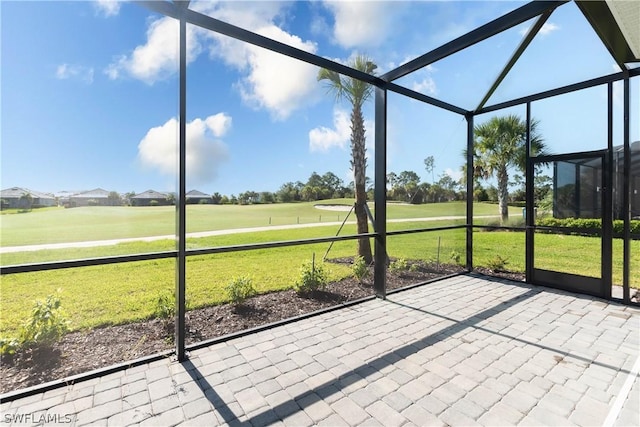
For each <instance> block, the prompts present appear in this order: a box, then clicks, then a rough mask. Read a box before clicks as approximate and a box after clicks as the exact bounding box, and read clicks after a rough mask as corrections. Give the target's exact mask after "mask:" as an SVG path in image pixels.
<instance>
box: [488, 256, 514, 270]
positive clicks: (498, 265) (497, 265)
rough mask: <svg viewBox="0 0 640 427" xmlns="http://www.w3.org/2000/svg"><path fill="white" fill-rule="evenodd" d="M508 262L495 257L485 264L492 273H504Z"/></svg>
mask: <svg viewBox="0 0 640 427" xmlns="http://www.w3.org/2000/svg"><path fill="white" fill-rule="evenodd" d="M508 263H509V262H508V261H507V260H506V259H505V258H502V257H501V256H500V255H496V256H495V257H494V258H493V259H491V260H489V261H488V262H487V267H489V269H490V270H492V271H504V268H505V266H506V265H507V264H508Z"/></svg>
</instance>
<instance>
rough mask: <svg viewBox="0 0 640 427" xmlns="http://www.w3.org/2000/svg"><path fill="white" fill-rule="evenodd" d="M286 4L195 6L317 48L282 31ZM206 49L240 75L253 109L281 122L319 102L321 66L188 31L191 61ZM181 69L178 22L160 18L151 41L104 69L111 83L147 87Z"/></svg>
mask: <svg viewBox="0 0 640 427" xmlns="http://www.w3.org/2000/svg"><path fill="white" fill-rule="evenodd" d="M285 7H287V3H278V2H195V3H193V4H192V6H191V8H192V9H193V10H197V11H198V12H201V13H204V14H207V15H209V16H213V17H215V18H217V19H220V20H222V21H225V22H230V23H232V24H233V25H237V26H239V27H242V28H246V29H248V30H250V31H254V32H256V33H258V34H261V35H263V36H265V37H269V38H272V39H275V40H278V41H280V42H282V43H285V44H288V45H291V46H294V47H296V48H299V49H302V50H305V51H307V52H311V53H315V52H316V50H317V46H316V44H315V43H313V42H310V41H303V40H302V39H300V38H299V37H297V36H295V35H292V34H289V33H287V32H286V31H284V30H282V29H281V28H279V27H278V26H276V24H275V23H274V21H276V20H277V19H278V18H279V15H280V14H281V13H282V11H283V9H284V8H285ZM204 49H208V50H209V52H210V56H211V57H212V58H221V59H222V60H223V61H224V63H225V64H227V65H229V66H231V67H233V68H235V69H236V70H237V71H238V72H239V73H240V75H241V77H240V78H239V80H238V81H237V83H236V88H237V89H238V91H239V93H240V95H241V97H242V99H243V100H244V101H245V102H246V103H247V104H248V105H250V106H251V107H253V108H256V109H265V110H267V111H269V112H270V113H271V114H272V117H273V118H275V119H277V120H282V119H286V118H287V117H288V116H289V115H290V114H291V113H292V112H293V111H295V110H296V109H298V108H301V107H303V106H304V105H308V104H309V103H311V102H314V100H316V99H318V98H319V93H320V92H319V90H318V86H319V85H318V84H317V82H316V76H317V68H316V67H314V66H311V65H309V64H307V63H304V62H300V61H296V60H293V59H291V58H289V57H286V56H283V55H278V54H275V53H273V52H271V51H268V50H265V49H262V48H259V47H255V46H252V45H249V44H247V43H243V42H240V41H238V40H234V39H232V38H230V37H226V36H222V35H220V34H217V33H214V32H209V31H206V30H203V29H200V28H198V27H195V26H188V27H187V63H191V62H192V61H193V60H195V59H196V58H197V56H198V55H199V54H200V53H201V52H202V51H203V50H204ZM177 70H178V22H177V21H176V20H175V19H171V18H161V19H158V20H156V21H153V22H151V24H150V25H149V28H148V30H147V40H146V42H145V43H144V44H142V45H139V46H138V47H136V48H135V49H134V50H133V51H132V52H131V53H130V54H128V55H124V56H122V57H120V58H117V59H116V60H115V61H114V62H113V63H112V64H111V65H109V67H108V68H107V69H106V70H105V73H106V74H107V75H108V76H109V77H110V78H111V79H117V78H120V77H123V76H125V75H128V76H130V77H133V78H136V79H139V80H142V81H144V82H146V83H148V84H153V83H155V82H156V81H159V80H162V79H166V78H169V77H171V76H173V75H174V74H175V73H176V72H177Z"/></svg>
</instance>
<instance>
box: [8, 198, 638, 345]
mask: <svg viewBox="0 0 640 427" xmlns="http://www.w3.org/2000/svg"><path fill="white" fill-rule="evenodd" d="M324 203H327V204H336V203H343V204H350V203H351V201H349V200H332V201H325V202H324ZM173 209H174V208H173V207H144V208H143V207H140V208H129V207H123V208H119V207H116V208H113V207H92V208H76V209H66V210H65V209H55V208H54V209H42V210H34V211H32V212H30V213H26V214H18V213H15V214H6V215H2V217H1V218H0V220H1V221H2V245H3V246H12V245H18V244H27V243H29V244H34V243H53V242H57V241H65V240H68V241H73V240H99V239H107V238H108V239H111V238H115V237H132V236H150V235H163V234H172V232H173V227H174V224H173V219H174V218H173ZM496 210H497V207H496V206H495V205H492V204H477V205H476V209H475V211H476V214H477V215H492V214H493V213H495V211H496ZM520 212H521V210H519V209H514V211H513V213H512V216H513V217H515V218H518V217H519V215H518V214H519V213H520ZM333 215H335V216H336V217H335V218H332V216H333ZM338 215H341V217H340V218H341V219H344V215H345V212H334V211H321V210H318V209H316V208H314V207H313V203H296V204H288V205H277V204H274V205H253V206H230V205H224V206H206V205H204V206H203V205H194V206H189V207H188V217H187V224H188V226H189V231H202V230H211V229H224V228H233V227H248V226H252V225H254V226H261V225H265V222H268V218H269V217H271V218H272V219H271V221H272V224H274V225H275V224H276V218H277V221H281V223H286V222H288V223H296V222H297V221H300V222H303V221H302V219H304V221H308V222H309V223H311V222H318V221H319V220H320V219H322V221H325V219H326V220H327V221H336V220H337V219H338V217H337V216H338ZM456 215H464V204H463V203H457V202H456V203H442V204H431V205H401V204H390V205H389V218H390V219H406V218H422V217H431V218H433V217H439V216H456ZM320 216H322V217H320ZM265 218H267V220H265ZM298 218H300V220H298ZM460 222H461V221H459V220H444V221H408V222H398V223H394V222H390V223H388V230H389V231H394V230H406V229H412V228H424V227H439V226H448V225H452V224H455V223H460ZM337 229H338V227H337V226H336V225H335V224H332V225H327V226H318V227H310V228H304V229H291V230H270V231H261V232H252V233H245V234H228V235H220V236H211V237H206V238H190V239H188V241H187V247H188V248H189V249H196V248H208V247H218V246H230V245H238V244H247V243H259V242H272V241H283V240H297V239H305V238H313V237H326V236H333V235H335V233H336V232H337ZM355 232H356V231H355V225H354V224H347V225H346V226H345V228H344V229H343V231H342V233H341V234H355ZM39 233H41V234H40V235H39ZM599 242H600V241H599V239H594V238H588V237H578V236H556V235H546V234H539V235H538V234H537V235H536V265H537V266H538V267H541V268H549V269H554V270H558V271H567V272H574V273H579V274H583V275H591V276H598V275H599V268H600V260H599V257H600V250H599ZM387 243H388V252H389V255H390V256H391V257H392V258H405V259H420V260H428V261H439V262H443V263H446V262H460V263H464V262H465V230H464V229H459V230H438V231H433V232H428V233H420V234H408V235H398V236H389V237H388V239H387ZM631 245H632V255H633V259H632V269H631V278H632V286H636V287H640V241H632V242H631ZM328 247H329V244H315V245H303V246H293V247H286V248H273V249H269V250H252V251H244V252H235V253H227V254H217V255H208V256H193V257H189V258H188V259H187V298H188V304H189V306H190V307H192V308H196V307H201V306H205V305H211V304H218V303H221V302H225V301H226V300H227V297H226V294H225V292H224V287H225V285H226V284H227V283H228V282H229V280H230V279H231V278H232V277H234V276H243V275H247V274H249V275H251V276H252V277H253V279H254V283H255V285H256V286H257V287H258V289H259V290H260V291H261V292H269V291H276V290H281V289H287V288H290V287H291V286H292V285H293V284H294V282H295V281H296V279H297V277H298V274H299V268H300V266H301V265H302V263H303V262H306V261H309V260H310V259H311V257H312V255H313V254H314V253H315V254H316V259H321V258H322V256H323V255H324V253H325V252H326V250H327V248H328ZM174 248H175V242H174V241H173V240H171V239H167V240H159V241H154V242H127V243H120V244H116V245H111V246H100V247H93V248H68V249H58V250H40V251H33V252H16V253H7V254H3V255H2V265H13V264H23V263H33V262H46V261H54V260H63V259H80V258H92V257H102V256H110V255H126V254H133V253H145V252H156V251H163V250H172V249H174ZM354 251H355V242H354V241H348V242H337V243H335V244H334V245H333V248H332V249H331V252H330V254H329V257H330V258H338V257H344V256H352V255H353V253H354ZM524 251H525V245H524V233H521V232H481V231H477V232H475V233H474V257H475V259H474V264H475V265H478V266H483V265H485V266H486V265H488V264H489V263H490V262H491V261H492V260H494V259H495V258H496V256H497V255H499V256H500V257H501V258H503V259H504V260H505V261H506V265H505V267H506V269H508V270H512V271H524V268H525V266H524V263H525V254H524ZM613 265H614V283H621V281H622V271H621V270H622V267H621V266H622V242H621V241H620V240H614V261H613ZM274 266H277V267H275V268H274ZM330 269H331V277H332V278H333V279H336V280H337V279H340V278H343V277H346V276H348V275H350V274H351V272H350V269H349V268H348V267H346V266H344V265H336V264H331V265H330ZM174 278H175V261H174V260H173V259H167V260H155V261H144V262H135V263H123V264H115V265H104V266H95V267H84V268H74V269H64V270H57V271H44V272H36V273H23V274H15V275H6V276H3V277H2V282H1V283H0V294H1V300H0V301H1V302H0V314H1V316H0V335H6V334H13V333H15V332H16V330H17V329H18V327H19V325H20V323H21V321H22V320H23V319H25V318H26V317H28V315H29V311H30V309H31V307H32V305H33V301H34V300H36V299H43V298H44V297H46V296H47V295H49V294H52V293H55V292H56V291H57V290H58V289H61V300H62V304H63V308H64V309H65V310H66V312H67V314H68V317H69V318H70V319H72V324H71V327H72V329H83V328H93V327H96V326H100V325H106V324H119V323H127V322H131V321H135V320H141V319H145V318H148V317H150V316H152V315H153V312H154V308H155V303H156V301H157V299H158V297H159V296H161V295H163V294H166V293H171V292H172V291H173V289H174Z"/></svg>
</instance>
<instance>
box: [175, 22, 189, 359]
mask: <svg viewBox="0 0 640 427" xmlns="http://www.w3.org/2000/svg"><path fill="white" fill-rule="evenodd" d="M179 73H180V77H179V79H180V83H179V84H180V95H179V97H180V100H179V104H180V105H179V109H180V112H179V114H180V124H179V131H178V133H179V141H178V197H177V198H176V244H177V249H178V257H177V258H176V328H175V343H176V357H177V359H178V361H180V362H182V361H184V360H185V359H186V353H185V314H186V307H185V301H186V297H185V292H186V267H187V266H186V262H187V255H186V252H187V249H186V229H187V227H186V164H187V144H186V142H187V21H186V19H185V18H184V17H181V18H180V72H179Z"/></svg>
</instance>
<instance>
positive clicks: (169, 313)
mask: <svg viewBox="0 0 640 427" xmlns="http://www.w3.org/2000/svg"><path fill="white" fill-rule="evenodd" d="M153 315H154V317H157V318H159V319H169V318H171V317H174V316H175V315H176V296H175V295H174V293H173V292H165V293H162V294H159V295H158V298H157V299H156V306H155V308H154V310H153Z"/></svg>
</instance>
